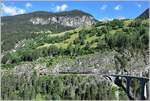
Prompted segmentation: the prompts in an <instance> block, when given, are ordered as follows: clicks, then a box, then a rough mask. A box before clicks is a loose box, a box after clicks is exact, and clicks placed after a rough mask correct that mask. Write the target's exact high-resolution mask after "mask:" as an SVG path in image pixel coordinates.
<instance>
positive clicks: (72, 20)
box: [29, 16, 96, 28]
mask: <svg viewBox="0 0 150 101" xmlns="http://www.w3.org/2000/svg"><path fill="white" fill-rule="evenodd" d="M29 22H31V23H32V24H34V25H38V24H40V25H47V24H54V23H57V24H60V25H63V26H68V27H75V28H77V27H80V26H83V25H87V26H90V25H92V24H95V23H96V21H95V20H94V17H92V16H73V17H70V16H53V17H49V18H42V17H33V18H31V19H30V20H29Z"/></svg>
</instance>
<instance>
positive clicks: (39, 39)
mask: <svg viewBox="0 0 150 101" xmlns="http://www.w3.org/2000/svg"><path fill="white" fill-rule="evenodd" d="M148 32H149V23H148V19H130V20H128V19H125V20H118V19H114V20H113V21H106V22H97V23H96V24H94V25H91V26H82V27H79V28H75V29H71V30H68V31H64V32H58V33H56V32H55V33H53V32H52V33H45V32H39V33H38V36H36V37H33V38H30V39H27V40H24V41H22V42H20V43H18V44H16V47H15V49H14V50H13V51H10V52H8V53H7V54H5V55H4V56H3V58H2V65H1V66H2V99H7V100H9V99H14V100H16V99H18V100H20V99H25V100H30V99H36V100H51V99H52V100H72V99H73V100H86V99H87V100H109V99H110V100H116V99H121V100H125V99H128V97H127V94H126V93H125V91H123V89H122V88H121V87H119V86H116V85H115V84H114V83H112V82H110V81H109V80H108V79H106V78H104V77H102V76H100V75H97V76H83V75H82V76H81V75H78V74H69V75H61V74H60V73H61V72H76V73H93V74H96V73H99V74H130V75H135V76H139V75H141V73H142V74H143V76H147V74H146V73H145V69H146V67H147V66H148V57H149V56H148V54H149V52H148V43H149V34H148ZM57 74H58V75H57ZM137 83H138V81H136V80H133V81H132V85H131V90H132V92H131V93H132V95H133V96H134V97H135V98H137V99H138V98H139V94H138V91H139V85H138V84H137ZM116 93H117V94H118V95H116Z"/></svg>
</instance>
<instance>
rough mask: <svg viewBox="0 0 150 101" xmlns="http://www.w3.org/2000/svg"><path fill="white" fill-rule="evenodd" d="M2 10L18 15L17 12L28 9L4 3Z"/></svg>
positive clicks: (21, 12) (20, 12)
mask: <svg viewBox="0 0 150 101" xmlns="http://www.w3.org/2000/svg"><path fill="white" fill-rule="evenodd" d="M2 12H3V13H6V14H9V15H17V14H23V13H25V12H26V11H25V10H24V9H21V8H17V7H12V6H6V5H4V4H2Z"/></svg>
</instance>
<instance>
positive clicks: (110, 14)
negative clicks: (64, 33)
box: [1, 1, 149, 20]
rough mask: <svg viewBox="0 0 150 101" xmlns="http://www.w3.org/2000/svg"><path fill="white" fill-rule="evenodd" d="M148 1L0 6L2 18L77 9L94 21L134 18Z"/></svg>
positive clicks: (14, 3)
mask: <svg viewBox="0 0 150 101" xmlns="http://www.w3.org/2000/svg"><path fill="white" fill-rule="evenodd" d="M148 6H149V5H148V1H117V2H114V1H106V2H104V1H90V2H84V1H82V2H77V1H76V2H73V1H70V2H69V1H63V2H62V1H61V2H59V1H55V2H54V1H53V2H52V1H43V2H41V1H28V2H27V1H21V2H16V1H7V2H6V1H5V2H3V3H2V4H1V7H2V11H3V14H2V16H10V15H17V14H23V13H28V12H33V11H49V12H61V11H70V10H73V9H79V10H82V11H85V12H87V13H90V14H91V15H93V16H94V17H95V18H96V19H98V20H100V19H112V18H135V17H137V16H138V15H139V14H141V13H142V12H143V11H145V10H146V9H147V8H148Z"/></svg>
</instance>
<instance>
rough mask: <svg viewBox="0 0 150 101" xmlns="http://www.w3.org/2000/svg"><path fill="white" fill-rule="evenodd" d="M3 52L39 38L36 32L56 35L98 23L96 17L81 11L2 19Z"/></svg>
mask: <svg viewBox="0 0 150 101" xmlns="http://www.w3.org/2000/svg"><path fill="white" fill-rule="evenodd" d="M1 22H2V50H10V49H13V48H14V45H15V44H16V43H17V42H18V41H22V40H23V39H30V38H34V37H35V36H38V35H37V34H35V33H34V32H37V33H38V32H43V33H55V32H63V31H66V30H69V29H74V28H77V27H80V26H84V25H92V24H95V23H96V22H97V20H95V19H94V17H93V16H92V15H90V14H88V13H85V12H83V11H80V10H72V11H67V12H58V13H52V12H44V11H37V12H32V13H27V14H21V15H15V16H4V17H2V21H1Z"/></svg>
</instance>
